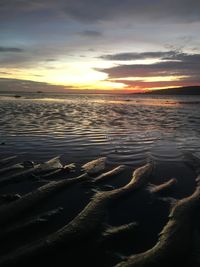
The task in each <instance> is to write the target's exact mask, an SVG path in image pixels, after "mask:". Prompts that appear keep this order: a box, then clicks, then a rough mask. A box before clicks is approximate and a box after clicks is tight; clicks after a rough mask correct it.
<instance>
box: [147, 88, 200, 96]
mask: <svg viewBox="0 0 200 267" xmlns="http://www.w3.org/2000/svg"><path fill="white" fill-rule="evenodd" d="M145 94H151V95H200V86H186V87H179V88H168V89H160V90H154V91H150V92H146V93H145Z"/></svg>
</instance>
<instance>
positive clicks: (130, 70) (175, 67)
mask: <svg viewBox="0 0 200 267" xmlns="http://www.w3.org/2000/svg"><path fill="white" fill-rule="evenodd" d="M127 54H130V55H131V56H132V57H131V58H130V59H147V58H149V57H151V56H152V57H153V58H154V57H156V58H160V59H161V60H162V61H161V62H157V63H153V64H129V65H128V64H126V65H124V64H121V65H117V66H114V67H111V68H106V69H98V71H102V72H105V73H107V74H108V79H109V80H110V79H112V81H114V82H120V83H121V82H122V83H124V84H126V85H127V86H128V87H131V86H140V87H144V86H150V87H154V86H155V85H159V86H164V85H168V86H170V85H171V84H172V85H173V86H177V85H180V86H183V85H189V84H193V83H195V84H200V75H199V74H200V54H187V53H182V52H177V51H167V52H147V53H127ZM127 54H126V53H124V54H114V55H108V58H109V59H110V58H111V60H113V58H114V59H115V60H116V58H117V59H119V58H120V59H121V60H122V59H123V60H124V58H126V57H124V55H126V56H127ZM104 58H105V56H104ZM127 60H128V58H127ZM158 76H159V77H163V81H162V80H161V81H159V82H146V81H145V78H148V77H158ZM168 76H174V79H175V78H176V77H179V76H180V77H182V78H180V80H179V81H175V80H174V81H173V80H172V81H165V77H168ZM128 77H133V78H137V81H130V80H127V78H128ZM138 78H141V79H139V80H138Z"/></svg>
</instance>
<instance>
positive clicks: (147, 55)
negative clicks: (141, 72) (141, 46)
mask: <svg viewBox="0 0 200 267" xmlns="http://www.w3.org/2000/svg"><path fill="white" fill-rule="evenodd" d="M174 56H176V52H175V51H167V52H143V53H117V54H109V55H102V56H100V57H99V58H101V59H106V60H115V61H126V60H127V61H128V60H142V59H154V58H155V59H157V58H158V59H159V58H172V57H174Z"/></svg>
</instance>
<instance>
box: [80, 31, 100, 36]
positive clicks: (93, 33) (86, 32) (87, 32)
mask: <svg viewBox="0 0 200 267" xmlns="http://www.w3.org/2000/svg"><path fill="white" fill-rule="evenodd" d="M78 34H79V35H82V36H86V37H92V38H96V37H101V36H102V33H101V32H100V31H95V30H85V31H82V32H79V33H78Z"/></svg>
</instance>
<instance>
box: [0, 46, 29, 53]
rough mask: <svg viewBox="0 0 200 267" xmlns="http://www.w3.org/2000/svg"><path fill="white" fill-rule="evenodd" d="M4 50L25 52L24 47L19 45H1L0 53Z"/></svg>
mask: <svg viewBox="0 0 200 267" xmlns="http://www.w3.org/2000/svg"><path fill="white" fill-rule="evenodd" d="M2 52H3V53H4V52H15V53H22V52H24V50H23V49H21V48H18V47H4V46H0V53H2Z"/></svg>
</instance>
